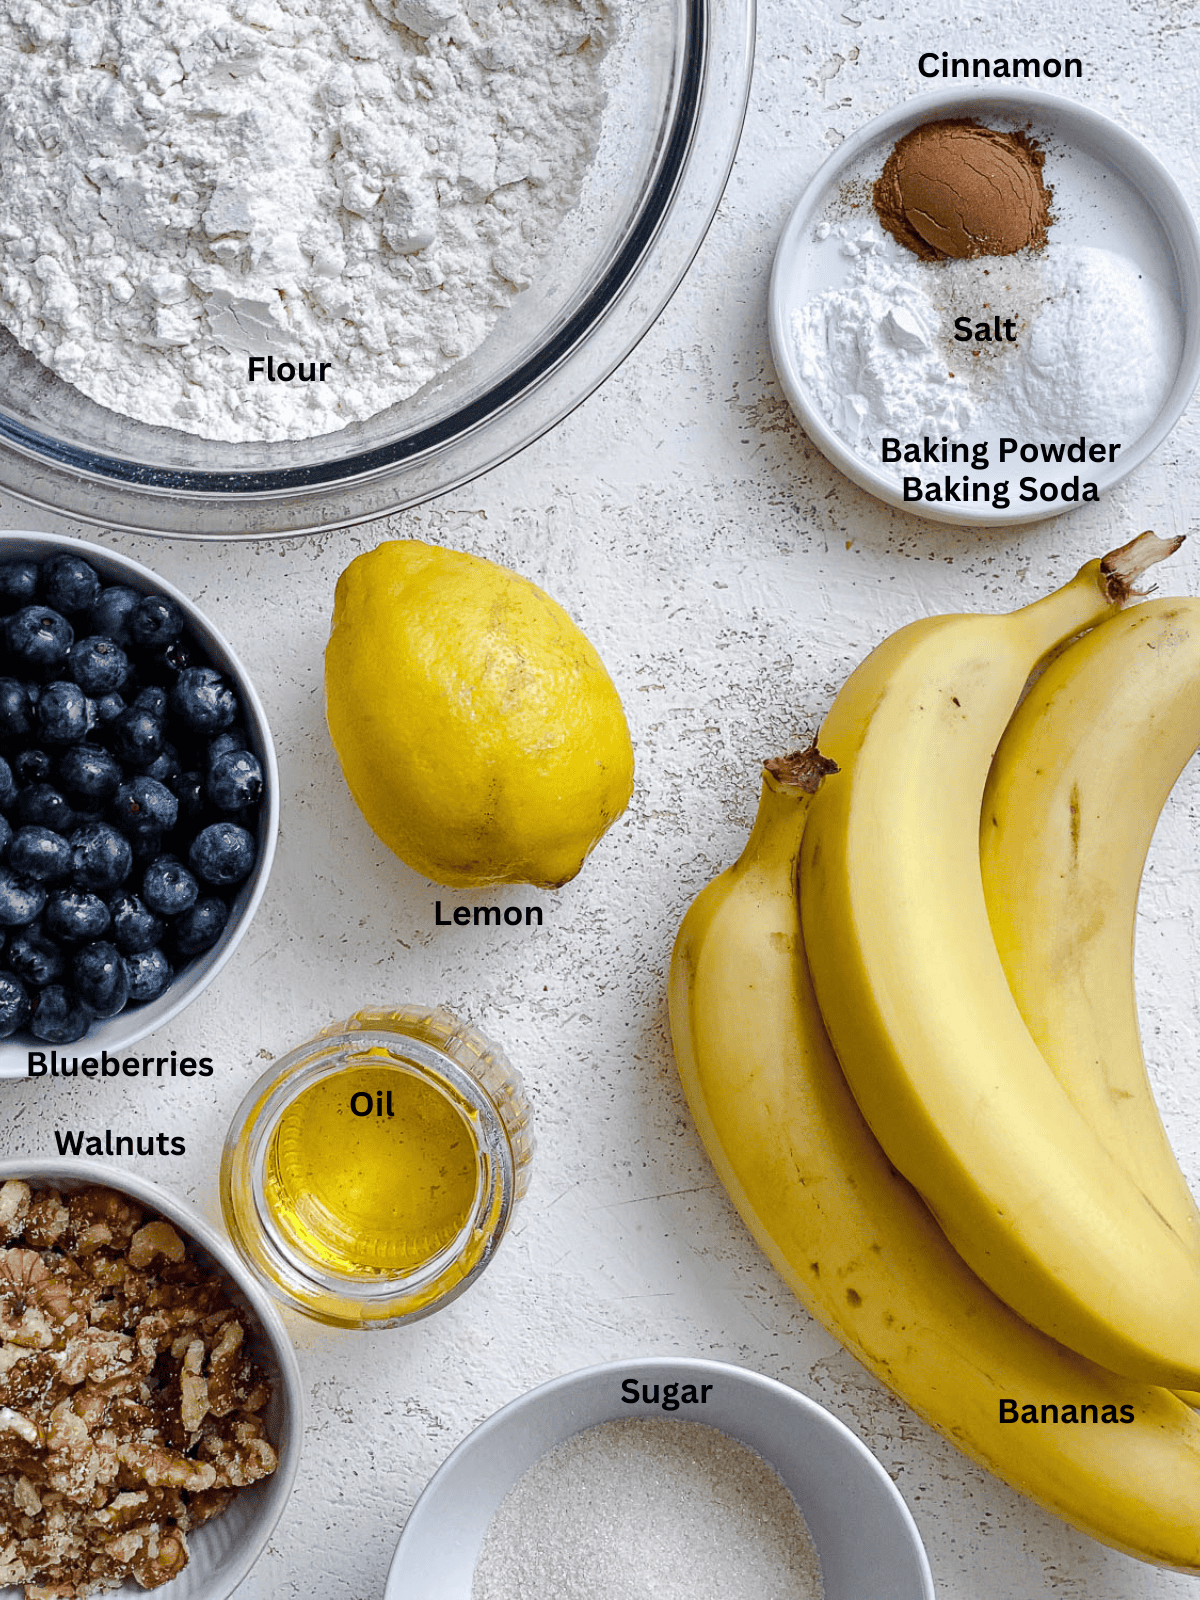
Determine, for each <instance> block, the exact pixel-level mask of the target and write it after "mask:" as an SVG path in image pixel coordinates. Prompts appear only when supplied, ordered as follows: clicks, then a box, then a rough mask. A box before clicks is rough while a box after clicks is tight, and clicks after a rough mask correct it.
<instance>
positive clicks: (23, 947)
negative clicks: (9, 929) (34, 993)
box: [8, 927, 67, 989]
mask: <svg viewBox="0 0 1200 1600" xmlns="http://www.w3.org/2000/svg"><path fill="white" fill-rule="evenodd" d="M8 964H9V966H10V967H11V968H12V970H13V971H14V972H15V973H16V974H17V976H18V977H19V978H23V979H24V980H25V982H26V983H29V984H32V985H33V987H34V988H35V989H44V988H45V986H46V985H47V984H48V983H57V982H58V980H59V979H60V978H61V977H62V975H63V973H64V972H65V971H66V969H67V963H66V958H65V957H64V956H63V953H62V951H61V950H60V949H59V947H58V945H57V944H55V942H54V940H53V939H48V938H47V937H46V935H45V934H44V933H43V932H42V931H41V929H40V928H36V927H34V928H21V929H19V930H18V931H17V932H16V933H14V934H13V936H12V937H11V939H10V940H9V941H8Z"/></svg>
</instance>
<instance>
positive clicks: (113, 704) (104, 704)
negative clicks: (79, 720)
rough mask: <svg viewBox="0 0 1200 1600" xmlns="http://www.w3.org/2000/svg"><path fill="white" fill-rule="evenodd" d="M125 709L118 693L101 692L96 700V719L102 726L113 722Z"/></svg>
mask: <svg viewBox="0 0 1200 1600" xmlns="http://www.w3.org/2000/svg"><path fill="white" fill-rule="evenodd" d="M124 710H125V702H124V700H122V699H121V696H120V695H119V694H102V695H101V696H100V698H99V699H98V700H97V701H96V721H97V722H99V723H100V724H101V725H102V726H107V725H108V723H110V722H115V721H116V720H117V718H118V717H119V716H120V715H121V713H122V711H124Z"/></svg>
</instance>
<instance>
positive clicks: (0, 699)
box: [0, 678, 33, 740]
mask: <svg viewBox="0 0 1200 1600" xmlns="http://www.w3.org/2000/svg"><path fill="white" fill-rule="evenodd" d="M32 732H33V705H32V703H31V702H30V699H29V690H28V689H27V688H26V687H25V685H24V684H23V683H19V682H18V681H17V679H16V678H0V739H12V740H16V739H28V737H29V735H30V734H31V733H32Z"/></svg>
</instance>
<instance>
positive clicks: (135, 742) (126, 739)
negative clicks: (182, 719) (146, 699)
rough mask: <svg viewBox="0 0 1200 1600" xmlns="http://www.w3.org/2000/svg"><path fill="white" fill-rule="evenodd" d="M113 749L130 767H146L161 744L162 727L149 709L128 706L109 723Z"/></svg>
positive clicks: (160, 747) (156, 753)
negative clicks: (143, 709)
mask: <svg viewBox="0 0 1200 1600" xmlns="http://www.w3.org/2000/svg"><path fill="white" fill-rule="evenodd" d="M109 732H110V735H111V737H112V743H113V749H114V750H115V751H116V753H117V755H119V756H120V757H121V759H122V760H124V761H127V762H128V763H129V765H130V766H131V767H148V766H149V765H150V763H151V762H152V761H153V760H154V758H155V757H156V756H157V755H158V753H159V751H160V750H161V749H162V745H163V727H162V723H161V722H160V721H159V720H158V718H157V717H155V716H152V715H151V714H150V712H149V711H139V710H138V709H137V707H136V706H130V707H129V708H128V709H127V710H125V711H122V713H121V715H120V716H119V717H117V719H116V720H115V721H114V722H111V723H109Z"/></svg>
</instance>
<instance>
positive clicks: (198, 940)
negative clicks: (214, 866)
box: [172, 894, 229, 959]
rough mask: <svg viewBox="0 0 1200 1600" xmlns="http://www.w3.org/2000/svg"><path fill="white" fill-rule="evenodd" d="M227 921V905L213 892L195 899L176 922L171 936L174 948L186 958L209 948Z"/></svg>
mask: <svg viewBox="0 0 1200 1600" xmlns="http://www.w3.org/2000/svg"><path fill="white" fill-rule="evenodd" d="M228 921H229V907H228V906H227V905H226V904H225V902H224V900H220V899H218V897H217V896H216V895H215V894H208V895H205V896H204V897H203V899H201V900H197V901H196V904H195V905H194V906H192V908H191V909H190V910H189V911H185V912H184V913H183V915H182V916H181V917H180V918H179V920H178V922H176V924H175V926H174V928H173V930H172V937H173V942H174V946H175V949H176V950H177V951H178V952H179V954H180V955H181V956H183V957H184V958H185V959H187V958H188V957H189V956H198V955H199V954H200V952H201V951H202V950H208V949H210V948H211V947H212V946H213V945H214V944H216V942H217V940H218V939H219V938H220V937H221V935H222V934H223V933H224V931H225V924H226V923H227V922H228Z"/></svg>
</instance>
